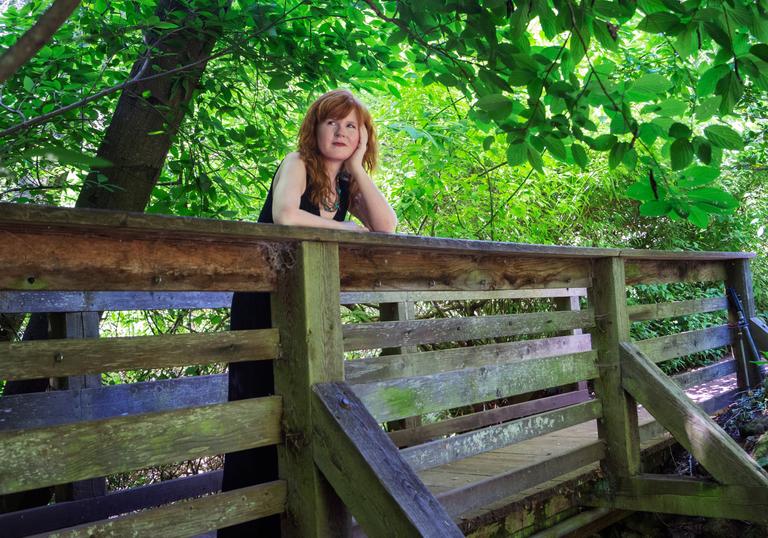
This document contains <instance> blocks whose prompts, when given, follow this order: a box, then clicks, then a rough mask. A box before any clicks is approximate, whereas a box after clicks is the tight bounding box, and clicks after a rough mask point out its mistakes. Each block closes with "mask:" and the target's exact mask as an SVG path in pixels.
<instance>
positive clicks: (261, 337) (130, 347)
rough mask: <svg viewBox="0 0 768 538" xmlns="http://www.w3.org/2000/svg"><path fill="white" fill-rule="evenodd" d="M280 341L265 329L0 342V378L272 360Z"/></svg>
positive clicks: (27, 377)
mask: <svg viewBox="0 0 768 538" xmlns="http://www.w3.org/2000/svg"><path fill="white" fill-rule="evenodd" d="M278 340H279V335H278V332H277V329H260V330H251V331H231V332H230V331H227V332H220V333H199V334H166V335H159V336H135V337H128V338H92V339H83V340H74V339H61V340H36V341H28V342H10V343H8V342H0V379H34V378H37V377H64V376H70V375H80V374H91V373H99V372H114V371H119V370H131V369H139V368H169V367H173V366H185V365H188V364H208V363H212V362H238V361H251V360H271V359H274V358H276V357H277V356H278V353H279V341H278Z"/></svg>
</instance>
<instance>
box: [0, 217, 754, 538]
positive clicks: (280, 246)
mask: <svg viewBox="0 0 768 538" xmlns="http://www.w3.org/2000/svg"><path fill="white" fill-rule="evenodd" d="M0 232H2V235H3V238H4V246H3V249H2V250H1V251H0V290H4V291H0V312H26V313H30V312H46V313H58V314H57V315H52V316H50V318H51V319H59V322H57V324H52V326H51V330H52V332H51V334H52V336H53V337H54V338H53V339H51V340H46V341H29V342H15V343H3V344H0V346H2V347H0V350H1V351H0V379H5V380H21V379H31V378H38V377H50V378H56V379H68V380H70V383H69V385H68V388H67V390H57V391H52V392H47V393H36V394H25V395H19V396H6V397H3V398H0V461H3V465H2V466H1V467H0V494H9V493H14V492H23V491H28V490H31V489H34V488H40V487H45V486H52V485H59V489H58V490H57V500H58V494H59V492H60V491H64V490H63V489H62V486H61V485H70V486H69V490H68V493H62V496H61V498H62V499H68V501H67V502H57V503H56V504H52V505H50V506H46V507H42V508H36V509H30V510H25V511H23V512H17V513H10V514H6V515H3V516H0V525H2V526H3V528H4V529H9V533H10V534H9V536H10V535H14V536H17V535H25V534H31V533H38V532H40V533H42V532H49V531H53V530H55V529H61V530H60V531H58V532H59V534H60V535H62V536H64V535H66V536H81V535H82V536H86V535H90V534H89V533H93V532H97V531H98V532H112V533H114V534H118V535H119V534H125V533H128V532H138V533H145V534H155V535H163V536H195V535H199V534H202V533H205V532H208V531H211V530H213V529H216V528H221V527H224V526H228V525H232V524H235V523H239V522H242V521H247V520H250V519H255V518H258V517H264V516H267V515H271V514H276V513H283V514H284V517H283V526H284V530H285V532H286V533H287V535H290V536H314V535H328V534H332V535H337V534H345V533H348V532H354V531H350V518H349V515H348V513H349V512H351V515H353V516H354V518H355V520H356V522H357V524H359V525H360V527H362V529H363V530H364V531H365V532H366V533H367V534H368V535H369V536H392V535H397V536H440V537H442V536H454V535H455V536H458V535H461V533H460V531H459V529H458V527H457V526H456V525H455V524H454V520H456V519H457V518H459V517H460V516H461V515H462V514H465V513H467V512H469V511H471V510H474V509H477V508H480V507H481V506H484V505H488V504H490V503H493V502H497V501H499V500H500V499H503V498H505V497H508V496H510V495H512V494H514V493H516V492H519V491H522V490H524V489H526V488H527V487H530V486H531V485H535V484H537V483H541V482H545V481H547V480H549V479H551V478H554V477H556V476H558V475H559V474H563V473H565V472H568V471H570V470H573V469H576V468H579V467H582V466H584V465H586V464H588V463H591V462H595V461H600V462H601V464H602V466H603V469H604V471H605V473H606V476H607V478H608V481H607V483H606V485H605V488H606V489H605V490H603V491H602V492H599V493H595V494H594V495H592V496H589V497H586V498H585V500H584V503H585V504H586V505H590V506H598V507H603V508H607V507H610V508H624V509H650V510H655V511H672V512H677V513H694V514H698V513H704V512H705V511H706V510H709V509H711V506H712V504H713V501H712V498H715V497H716V498H718V499H719V500H720V501H722V504H721V505H719V506H720V507H719V508H718V513H726V514H731V517H743V518H744V519H752V520H756V519H757V520H762V518H764V517H765V516H764V515H761V514H759V511H754V510H753V511H752V512H753V513H752V514H751V515H750V514H746V512H747V511H748V510H746V509H745V508H744V507H743V505H741V504H740V501H739V500H738V499H740V498H743V497H744V496H746V495H753V494H754V495H756V496H753V497H751V498H752V499H756V502H757V503H758V504H760V503H764V504H766V505H767V506H768V502H765V501H764V498H765V497H766V494H765V492H764V486H765V485H768V479H766V476H765V473H764V472H763V471H762V470H761V469H760V468H759V467H758V466H757V465H756V464H755V463H754V462H752V461H751V460H749V458H747V457H746V456H745V455H744V454H743V452H741V451H740V449H738V447H737V446H735V444H734V443H732V442H730V440H729V439H728V438H725V437H723V435H722V432H721V431H720V430H719V429H718V428H717V426H716V425H715V424H714V423H713V422H712V421H711V419H709V417H708V415H707V414H706V413H705V412H704V411H702V410H701V409H699V408H698V407H696V406H695V405H694V404H692V403H691V402H690V401H689V400H688V399H687V398H686V397H685V395H684V394H683V393H682V392H681V389H680V388H679V386H678V385H677V384H675V383H674V382H673V381H671V380H670V379H669V378H667V377H666V376H664V375H663V374H661V373H660V371H659V370H658V368H657V367H656V366H655V363H658V362H662V361H665V360H669V359H673V358H676V357H679V356H682V355H687V354H690V353H693V352H696V351H702V350H706V349H711V348H719V347H723V346H729V345H730V344H732V343H733V338H734V337H733V331H732V330H731V329H730V328H729V327H728V326H727V325H720V326H714V327H711V328H708V329H704V330H700V331H691V332H686V333H680V334H672V335H668V336H663V337H660V338H654V339H650V340H644V341H637V342H632V341H631V339H630V335H629V327H630V323H631V322H633V321H643V320H649V319H657V318H666V317H680V316H686V315H690V314H694V313H699V312H713V311H718V310H720V311H723V310H725V309H727V303H726V301H725V299H724V298H722V297H715V298H705V299H695V300H690V299H689V300H683V301H675V302H671V303H663V304H650V305H634V306H628V305H627V301H626V290H627V286H636V285H642V284H659V283H674V282H691V283H693V282H725V283H726V285H728V286H730V287H735V288H736V289H737V290H738V291H739V293H740V295H741V297H742V299H743V300H744V303H745V308H746V310H747V314H748V317H749V318H750V321H751V326H752V328H753V332H754V334H755V337H756V340H757V341H758V345H759V346H760V347H761V349H766V348H768V331H766V329H765V325H764V324H763V323H762V322H761V321H760V320H759V319H758V318H756V317H755V311H754V304H753V300H752V290H751V277H750V273H749V263H748V259H749V257H750V256H751V255H749V254H744V253H691V252H686V253H678V252H658V251H633V250H616V249H588V248H573V247H549V246H536V245H519V244H505V243H491V242H477V241H463V240H448V239H434V238H420V237H400V236H392V235H379V234H355V233H345V232H330V231H327V230H313V229H301V228H287V227H280V226H272V225H256V224H249V223H235V222H218V221H202V220H194V219H183V218H169V217H161V216H149V215H138V214H124V213H113V212H99V211H83V210H68V209H55V208H41V207H34V206H13V205H3V204H0ZM232 291H268V292H270V293H272V294H273V301H272V304H273V321H274V324H275V327H276V328H275V329H266V330H257V331H238V332H231V333H210V334H184V335H164V336H147V337H134V338H98V339H96V338H93V337H94V336H97V330H94V328H93V319H94V316H98V314H83V313H88V312H91V313H98V312H101V311H105V310H122V309H125V310H131V309H146V310H151V309H164V308H203V307H205V308H212V307H215V308H221V307H227V306H228V305H229V301H230V297H231V292H232ZM468 299H482V300H490V299H493V300H510V301H512V300H515V301H520V300H522V301H527V303H525V304H526V305H527V307H526V308H527V309H526V308H518V309H517V313H503V314H499V315H486V316H469V317H458V318H457V317H449V318H442V319H416V316H415V313H416V308H414V304H418V303H422V302H426V301H430V302H439V301H453V300H468ZM340 303H343V304H359V303H365V304H369V305H370V304H377V305H380V312H381V315H380V318H379V320H377V321H372V322H369V323H355V324H348V325H343V324H342V323H341V317H340V312H339V304H340ZM582 304H584V305H586V307H585V308H581V306H582ZM76 313H77V314H76ZM729 315H731V316H732V314H730V313H729ZM57 316H58V318H57ZM89 320H90V321H89ZM88 327H91V328H90V329H87V328H88ZM83 337H86V338H83ZM427 344H430V345H433V347H435V345H436V347H435V348H434V349H431V350H429V351H421V350H420V349H424V348H425V345H427ZM419 346H421V347H419ZM359 350H369V351H368V352H367V353H365V356H364V357H363V358H358V359H355V360H348V361H344V353H345V351H346V352H349V351H359ZM378 350H383V353H381V354H379V353H378ZM734 351H735V359H734V360H733V361H730V362H727V363H723V364H720V365H717V366H715V367H710V368H709V369H707V370H705V371H703V372H702V373H697V374H696V375H691V376H688V377H687V378H686V377H683V378H680V379H678V381H679V382H680V383H681V384H683V385H686V384H692V383H695V382H702V381H703V380H706V379H709V378H712V377H714V376H719V375H722V374H724V373H728V372H731V371H736V372H737V373H738V377H739V386H740V387H742V388H746V387H748V386H750V385H752V386H754V385H755V384H757V383H758V382H759V381H760V371H759V369H757V368H756V367H755V366H754V365H753V364H751V363H750V362H749V357H743V356H741V351H740V348H739V346H735V347H734ZM244 360H270V361H273V363H274V371H275V382H276V393H277V395H276V396H270V397H264V398H254V399H250V400H243V401H239V402H229V403H227V402H226V394H225V392H226V381H225V378H224V377H223V376H198V377H183V378H179V379H174V380H163V381H155V382H146V383H135V384H126V385H116V386H108V387H106V386H99V385H98V383H93V376H94V375H98V374H99V373H101V372H110V371H120V370H131V369H145V368H162V367H171V366H184V365H193V364H206V363H211V362H223V363H226V362H236V361H244ZM88 376H90V377H88ZM89 379H90V381H89ZM588 381H589V382H591V383H592V385H591V387H592V388H593V389H594V394H592V392H591V391H590V390H589V389H588V387H587V382H588ZM64 386H67V385H66V384H64ZM552 389H557V390H556V391H554V392H553V391H552ZM537 391H549V392H546V393H541V392H539V393H538V394H535V396H536V397H535V398H533V399H531V395H532V394H533V393H536V392H537ZM542 394H543V396H542ZM636 401H637V402H639V403H641V404H642V405H644V406H645V407H646V408H647V409H648V410H650V411H651V413H652V414H653V415H654V416H655V417H656V418H657V420H658V421H659V422H660V423H661V425H662V426H663V427H664V428H666V429H667V430H669V431H670V432H672V434H673V435H674V436H675V438H676V439H677V440H678V441H679V442H681V443H682V444H683V445H684V446H686V448H688V450H690V451H691V452H692V453H693V454H694V456H695V457H696V458H697V459H699V461H701V462H702V463H703V464H704V465H705V466H706V467H707V469H708V470H709V471H710V472H711V473H712V475H713V476H714V477H715V478H716V479H717V480H718V481H719V484H708V483H699V482H696V483H694V482H690V481H688V482H685V483H681V482H680V481H679V480H676V479H673V478H669V477H658V476H655V475H654V476H648V475H644V474H643V473H642V472H641V467H640V450H639V446H638V444H639V442H640V438H641V436H642V435H643V432H642V428H639V427H638V423H637V407H636ZM470 406H473V407H474V411H475V412H471V413H466V410H467V409H468V408H469V407H470ZM456 409H462V410H464V412H463V413H462V414H457V413H456V412H455V410H456ZM422 417H426V418H428V419H429V420H428V421H422V420H421V419H422ZM593 420H597V423H598V430H599V439H598V440H596V441H595V442H594V443H591V444H587V445H585V446H584V447H583V448H582V449H580V450H579V451H577V452H575V453H573V454H570V455H568V457H563V458H560V459H559V460H557V461H551V462H550V463H549V464H548V465H546V466H542V467H541V468H539V469H534V470H530V469H528V470H527V471H526V472H525V473H521V472H503V471H502V472H500V473H499V474H498V475H497V476H495V477H493V478H491V479H487V480H484V481H481V482H479V483H477V484H471V485H469V486H466V487H462V488H458V489H453V490H450V489H449V490H445V491H443V492H438V493H436V494H433V492H431V491H430V490H429V489H428V488H427V487H425V486H424V484H423V482H422V480H421V479H420V475H418V474H417V473H423V472H428V470H429V469H433V468H438V467H441V466H446V465H450V464H451V463H452V462H456V461H459V460H462V459H465V458H468V457H471V456H473V455H477V454H479V453H483V452H488V451H492V450H494V449H498V448H501V447H503V446H507V445H510V444H513V443H517V442H520V441H522V440H525V439H530V438H532V437H535V436H539V435H544V434H547V433H550V432H554V431H557V430H561V429H564V428H567V427H570V426H573V425H576V424H580V423H584V422H587V421H593ZM394 421H401V423H399V424H398V427H400V429H395V427H394V424H393V423H394ZM381 423H390V424H391V425H392V427H391V428H390V430H391V431H389V433H385V432H384V430H382V428H381V426H380V425H381ZM692 425H693V426H692ZM269 444H276V445H277V446H278V453H279V460H280V480H278V481H276V482H273V483H270V484H264V485H259V486H253V487H250V488H245V489H243V490H239V491H233V492H227V493H220V492H218V490H219V487H220V486H219V484H220V472H218V471H214V472H209V473H204V474H202V475H198V476H193V477H187V478H181V479H175V480H170V481H167V482H163V483H160V484H153V485H149V486H144V487H139V488H134V489H132V490H127V491H121V492H113V493H108V494H106V495H101V496H96V497H91V498H88V497H87V495H88V493H86V494H82V493H81V494H79V495H78V494H73V493H72V491H73V489H72V484H75V485H77V484H81V485H82V484H87V483H93V481H96V482H99V481H101V483H103V478H100V477H104V476H106V475H110V474H114V473H120V472H123V471H128V470H135V469H141V468H145V467H148V466H152V465H159V464H164V463H172V462H178V461H180V460H184V459H191V458H199V457H203V456H209V455H215V454H221V453H223V452H230V451H234V450H242V449H246V448H251V447H256V446H264V445H269ZM398 447H401V450H398ZM350 477H354V480H350ZM88 481H91V482H88ZM653 487H659V488H660V491H668V494H667V495H666V496H665V497H663V499H673V501H674V502H665V501H663V500H662V501H658V502H657V501H654V500H653V496H652V495H650V492H652V488H653ZM761 487H763V490H762V491H763V493H760V491H759V490H760V488H761ZM713 488H714V489H713ZM739 488H741V489H739ZM86 489H87V488H86ZM97 489H98V488H97ZM93 490H94V488H91V489H90V491H91V494H92V493H93ZM737 490H738V491H737ZM74 491H76V488H75V490H74ZM596 491H597V490H596ZM702 492H703V493H702ZM203 494H206V495H205V496H200V495H203ZM731 494H733V495H737V496H738V495H741V496H742V497H737V498H736V497H735V498H734V499H735V500H733V501H728V500H725V501H723V499H721V498H720V497H722V496H725V495H731ZM69 499H71V500H69ZM175 501H182V502H175ZM172 502H173V503H174V504H169V503H172ZM136 510H141V511H138V512H135V511H136ZM347 510H348V511H349V512H347ZM129 512H133V513H130V514H128V513H129ZM762 513H763V514H765V513H766V511H765V510H763V511H762ZM120 514H123V515H120ZM125 514H128V515H125ZM182 514H183V516H182ZM734 514H736V515H734ZM116 515H119V517H114V516H116ZM746 516H749V517H746ZM181 521H183V522H184V524H183V525H181V524H180V522H181Z"/></svg>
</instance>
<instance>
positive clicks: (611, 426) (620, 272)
mask: <svg viewBox="0 0 768 538" xmlns="http://www.w3.org/2000/svg"><path fill="white" fill-rule="evenodd" d="M593 274H594V278H593V283H594V285H593V286H592V287H591V288H589V302H590V303H591V304H592V305H593V307H594V309H595V320H596V325H597V326H596V327H595V328H594V329H592V343H593V346H594V347H595V348H596V349H597V353H598V370H599V377H598V379H596V380H595V393H596V394H597V396H598V397H599V398H600V400H601V401H602V404H603V418H602V419H600V420H598V422H597V425H598V434H599V436H600V438H601V439H603V440H604V441H605V444H606V457H605V460H603V462H602V463H603V468H604V469H605V471H606V474H607V475H608V478H609V480H611V483H613V484H615V483H616V480H617V479H618V478H619V477H625V476H632V475H635V474H637V473H638V472H639V468H640V441H639V431H638V427H637V404H636V403H635V400H634V399H633V398H632V397H631V396H629V394H627V393H626V392H625V391H624V389H623V388H622V386H621V358H620V354H619V344H620V343H621V342H623V341H624V342H626V341H629V316H628V315H627V294H626V284H625V282H626V279H625V275H624V260H623V259H621V258H602V259H597V260H595V262H594V273H593Z"/></svg>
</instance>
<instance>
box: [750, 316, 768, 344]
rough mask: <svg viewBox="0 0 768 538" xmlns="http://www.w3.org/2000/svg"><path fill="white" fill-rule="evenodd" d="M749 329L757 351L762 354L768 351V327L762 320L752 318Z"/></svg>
mask: <svg viewBox="0 0 768 538" xmlns="http://www.w3.org/2000/svg"><path fill="white" fill-rule="evenodd" d="M749 329H750V332H751V334H752V338H753V339H754V340H755V345H756V346H757V349H759V350H760V351H762V352H765V351H768V325H766V323H765V322H764V321H763V320H762V319H760V318H758V317H752V318H751V319H750V320H749Z"/></svg>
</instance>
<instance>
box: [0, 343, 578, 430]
mask: <svg viewBox="0 0 768 538" xmlns="http://www.w3.org/2000/svg"><path fill="white" fill-rule="evenodd" d="M590 349H592V345H591V338H590V337H589V335H574V336H556V337H553V338H537V339H534V340H518V341H516V342H505V343H502V344H486V345H481V346H468V347H456V348H451V349H439V350H436V351H420V352H418V353H408V354H404V355H389V356H386V357H372V358H370V359H356V360H353V361H347V362H346V363H344V373H345V376H346V380H347V382H349V383H350V384H358V383H372V382H374V381H383V380H385V379H394V378H399V377H417V376H423V375H431V374H438V373H440V372H448V371H451V370H461V369H464V368H480V367H482V366H498V365H502V364H507V363H510V362H514V361H517V360H522V359H526V358H528V359H533V358H545V357H553V356H555V355H567V354H570V353H579V352H582V351H589V350H590ZM0 420H2V419H0Z"/></svg>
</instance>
